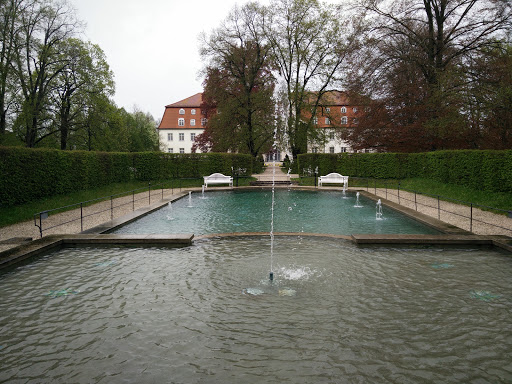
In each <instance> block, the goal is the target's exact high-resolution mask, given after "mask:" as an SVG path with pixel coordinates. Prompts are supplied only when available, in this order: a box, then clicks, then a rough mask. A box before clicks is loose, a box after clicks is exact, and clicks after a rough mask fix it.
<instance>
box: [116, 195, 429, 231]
mask: <svg viewBox="0 0 512 384" xmlns="http://www.w3.org/2000/svg"><path fill="white" fill-rule="evenodd" d="M271 194H272V192H271V191H269V190H266V191H265V190H263V191H262V190H259V191H254V190H252V191H222V192H220V191H216V192H208V193H205V198H201V194H200V193H193V194H192V198H191V200H189V198H188V197H184V198H182V199H180V200H178V201H176V202H174V203H172V205H171V206H170V207H169V206H168V207H165V208H163V209H160V210H158V211H156V212H154V213H152V214H150V215H148V216H145V217H142V218H140V219H139V220H137V221H136V222H133V223H131V224H128V225H126V226H124V227H122V228H120V229H118V230H116V231H115V232H113V233H119V234H127V233H135V234H146V233H158V234H162V233H194V234H196V235H203V234H211V233H228V232H268V231H270V214H271V209H270V208H271V207H270V205H271V202H272V200H271ZM275 200H276V203H275V213H274V231H275V232H311V233H330V234H335V235H350V234H356V233H361V234H362V233H395V234H433V233H439V232H437V231H436V230H434V229H432V228H430V227H427V226H425V225H423V224H421V223H418V222H417V221H415V220H412V219H409V218H407V217H405V216H404V215H401V214H399V213H398V212H395V211H393V210H392V209H390V208H387V207H383V220H376V218H375V213H376V207H375V202H374V201H371V200H369V199H366V198H364V197H363V196H361V197H360V202H361V207H354V206H355V205H356V196H355V195H354V194H350V193H347V195H346V198H343V194H342V193H341V192H334V191H322V192H318V191H297V190H290V191H288V190H285V189H284V190H283V189H279V190H276V194H275Z"/></svg>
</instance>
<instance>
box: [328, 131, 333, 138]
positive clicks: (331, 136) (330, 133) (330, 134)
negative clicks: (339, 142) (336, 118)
mask: <svg viewBox="0 0 512 384" xmlns="http://www.w3.org/2000/svg"><path fill="white" fill-rule="evenodd" d="M329 140H334V131H331V132H329Z"/></svg>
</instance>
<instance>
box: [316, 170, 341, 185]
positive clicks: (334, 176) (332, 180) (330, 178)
mask: <svg viewBox="0 0 512 384" xmlns="http://www.w3.org/2000/svg"><path fill="white" fill-rule="evenodd" d="M322 184H343V189H345V188H346V187H348V176H342V175H340V174H339V173H335V172H333V173H329V174H328V175H325V176H320V177H319V178H318V186H319V187H321V186H322Z"/></svg>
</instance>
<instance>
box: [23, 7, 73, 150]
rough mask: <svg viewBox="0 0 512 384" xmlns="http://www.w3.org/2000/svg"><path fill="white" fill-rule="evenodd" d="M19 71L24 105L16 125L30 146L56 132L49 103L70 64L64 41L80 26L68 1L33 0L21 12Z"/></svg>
mask: <svg viewBox="0 0 512 384" xmlns="http://www.w3.org/2000/svg"><path fill="white" fill-rule="evenodd" d="M20 18H21V28H20V32H19V34H18V36H17V47H16V71H17V77H18V81H19V84H20V87H21V101H20V104H21V108H20V113H19V115H18V117H17V121H16V123H17V124H16V125H17V128H18V131H19V135H20V136H21V137H22V139H23V140H24V142H25V144H26V146H27V147H33V146H34V145H35V144H36V143H37V142H39V141H40V140H42V139H43V138H44V137H46V136H48V135H50V134H53V133H54V132H53V131H52V130H51V128H50V127H49V126H48V121H49V114H48V113H47V112H48V111H47V108H46V106H47V105H48V100H49V97H50V94H51V92H52V91H53V88H54V87H55V86H56V79H57V77H58V76H59V75H60V74H61V72H62V71H64V70H65V68H66V67H67V66H68V58H67V57H65V56H63V55H61V49H62V48H63V43H64V41H66V40H67V39H68V38H70V37H72V36H73V35H74V34H75V33H76V32H77V30H78V28H79V23H78V21H77V20H76V19H75V15H74V13H73V11H72V9H71V8H70V7H69V5H68V4H67V3H54V2H51V1H45V0H41V1H40V2H35V1H34V2H32V3H30V4H29V6H28V7H27V8H26V10H25V11H24V12H23V13H22V14H21V15H20Z"/></svg>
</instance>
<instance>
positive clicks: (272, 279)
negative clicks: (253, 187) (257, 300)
mask: <svg viewBox="0 0 512 384" xmlns="http://www.w3.org/2000/svg"><path fill="white" fill-rule="evenodd" d="M276 135H277V132H276V131H274V150H275V149H276V139H277V138H276ZM272 165H273V166H272V206H271V209H270V211H271V220H270V275H269V279H270V281H271V282H272V281H274V272H273V265H272V264H273V260H274V205H275V188H274V187H275V178H276V164H275V160H274V163H273V164H272Z"/></svg>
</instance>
